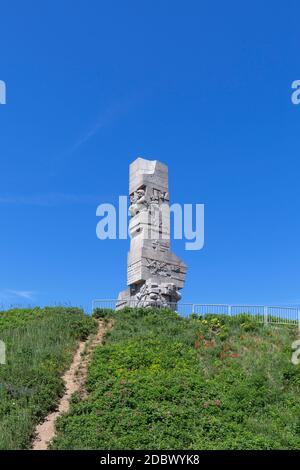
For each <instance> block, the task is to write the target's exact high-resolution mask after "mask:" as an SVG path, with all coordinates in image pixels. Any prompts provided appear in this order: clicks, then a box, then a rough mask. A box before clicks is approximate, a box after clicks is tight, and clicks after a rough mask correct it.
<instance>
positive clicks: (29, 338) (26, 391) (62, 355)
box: [0, 308, 95, 449]
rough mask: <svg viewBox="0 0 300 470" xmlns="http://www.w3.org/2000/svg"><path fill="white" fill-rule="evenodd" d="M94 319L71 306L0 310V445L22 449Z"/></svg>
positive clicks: (56, 393)
mask: <svg viewBox="0 0 300 470" xmlns="http://www.w3.org/2000/svg"><path fill="white" fill-rule="evenodd" d="M94 329H95V321H94V320H93V319H91V318H90V317H87V316H86V315H84V313H83V312H82V311H81V310H80V309H75V308H45V309H39V308H35V309H32V310H31V309H21V310H18V309H15V310H10V311H6V312H0V340H2V341H4V342H5V344H6V364H5V365H0V449H26V448H29V446H30V440H31V437H32V433H33V430H34V427H35V425H36V424H37V423H38V422H39V421H40V420H41V419H42V418H43V417H44V416H45V415H46V414H47V413H48V412H49V411H50V410H52V409H53V408H54V407H55V405H56V403H57V400H58V397H59V396H60V395H62V393H63V383H62V379H61V375H62V373H63V371H64V370H65V369H66V368H67V367H68V365H69V364H70V362H71V358H72V355H73V353H74V351H75V349H76V346H77V343H78V341H79V340H80V339H83V338H85V337H86V336H87V335H88V334H89V333H90V332H91V331H93V330H94Z"/></svg>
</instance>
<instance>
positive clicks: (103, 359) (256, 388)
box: [52, 309, 300, 449]
mask: <svg viewBox="0 0 300 470" xmlns="http://www.w3.org/2000/svg"><path fill="white" fill-rule="evenodd" d="M98 315H105V312H101V311H98ZM109 315H110V316H113V317H114V321H115V324H114V328H113V330H112V331H111V332H110V333H109V335H108V337H107V340H106V344H105V345H104V346H101V347H98V348H97V349H96V350H95V352H94V355H93V358H92V361H91V363H90V367H89V373H88V381H87V389H88V391H89V396H88V398H87V399H85V400H84V401H80V399H79V398H78V396H74V397H73V402H72V407H71V410H70V413H69V414H68V415H65V416H62V417H61V418H59V420H58V423H57V430H58V435H57V437H56V439H55V441H54V442H53V446H52V447H53V448H54V449H300V400H299V392H300V366H299V367H297V366H295V365H293V364H292V363H291V343H292V341H293V340H294V339H295V337H296V330H295V329H294V328H291V327H270V326H269V327H263V326H260V325H257V324H254V323H252V322H251V320H250V319H249V318H248V317H246V316H240V317H238V318H230V317H222V316H218V317H216V316H207V317H205V318H204V319H202V318H197V317H193V318H190V319H184V318H180V317H178V316H177V315H176V314H175V313H173V312H170V311H162V310H130V309H128V310H125V311H123V312H120V313H112V312H109Z"/></svg>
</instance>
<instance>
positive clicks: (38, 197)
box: [0, 193, 99, 207]
mask: <svg viewBox="0 0 300 470" xmlns="http://www.w3.org/2000/svg"><path fill="white" fill-rule="evenodd" d="M98 203H99V198H97V197H96V196H93V195H89V194H82V195H80V194H66V193H46V194H25V195H22V194H4V195H0V204H2V205H18V206H19V205H22V206H23V205H25V206H40V207H51V206H58V205H62V204H64V205H65V204H98Z"/></svg>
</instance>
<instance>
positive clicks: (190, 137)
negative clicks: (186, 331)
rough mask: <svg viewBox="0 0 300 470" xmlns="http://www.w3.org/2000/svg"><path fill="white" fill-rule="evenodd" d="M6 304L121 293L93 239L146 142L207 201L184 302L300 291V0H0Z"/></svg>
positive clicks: (115, 246) (281, 299)
mask: <svg viewBox="0 0 300 470" xmlns="http://www.w3.org/2000/svg"><path fill="white" fill-rule="evenodd" d="M0 8H1V11H0V16H1V27H0V44H1V55H0V79H1V80H5V82H6V84H7V104H6V105H5V106H0V175H1V185H0V215H1V230H0V263H1V264H0V266H1V267H0V304H1V303H3V304H5V305H6V304H9V303H18V304H27V303H31V304H40V305H44V304H47V303H54V302H58V303H59V302H62V303H63V302H71V303H72V304H74V305H83V306H86V307H88V306H89V305H90V301H91V299H92V298H95V297H98V298H114V297H115V296H116V295H117V293H118V292H119V291H120V290H121V289H123V288H125V286H126V256H127V250H128V246H129V241H100V240H98V239H97V238H96V232H95V229H96V224H97V218H96V207H97V205H98V204H100V203H102V202H116V201H117V198H118V196H119V195H124V194H127V188H128V165H129V163H130V162H131V161H132V160H134V159H135V158H136V157H137V156H143V157H145V158H149V159H158V160H161V161H162V162H165V163H167V164H168V165H169V172H170V189H171V199H172V202H185V203H188V202H190V203H196V202H198V203H204V204H205V210H206V219H205V221H206V230H205V248H204V249H203V250H201V251H196V252H193V251H185V250H184V243H183V242H181V241H176V242H174V243H173V250H174V251H175V252H176V254H178V255H179V256H181V257H182V258H183V259H184V260H185V262H186V263H187V264H188V266H189V271H188V276H187V281H186V287H185V289H184V291H183V301H186V302H189V301H192V302H203V303H210V302H213V303H223V302H224V303H241V302H242V303H244V302H246V303H259V304H260V303H263V304H264V303H265V304H300V283H299V274H300V251H299V243H300V220H299V212H300V197H299V192H300V184H299V172H300V160H299V158H300V155H299V154H300V152H299V150H300V132H299V128H300V106H295V105H292V104H291V83H292V82H293V81H294V80H296V79H300V53H299V51H300V47H299V46H300V41H299V40H300V33H299V26H300V24H299V21H300V20H299V18H300V6H299V2H297V1H296V0H295V1H292V0H290V1H289V2H262V1H261V0H260V1H258V0H251V1H243V2H241V1H230V0H229V1H226V2H224V1H221V0H219V1H217V2H211V1H208V0H207V1H185V2H183V1H174V0H172V1H164V0H159V1H158V0H157V1H141V0H139V1H131V0H126V1H110V2H108V1H101V0H97V1H96V0H89V1H83V0H80V1H74V0H72V1H71V0H63V1H62V0H60V1H58V0H52V1H51V2H50V1H48V2H41V1H37V0H36V1H28V0H27V1H26V2H24V1H21V0H20V1H15V0H9V1H8V0H2V2H1V5H0Z"/></svg>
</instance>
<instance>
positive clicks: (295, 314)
mask: <svg viewBox="0 0 300 470" xmlns="http://www.w3.org/2000/svg"><path fill="white" fill-rule="evenodd" d="M117 303H118V300H116V299H96V300H93V302H92V311H94V310H95V309H96V308H110V309H112V310H114V309H115V308H116V305H117ZM124 306H125V304H124ZM127 306H129V307H131V308H138V307H140V305H139V303H138V301H136V300H131V301H129V304H128V302H127ZM168 306H169V308H171V309H172V310H176V312H177V313H178V314H179V315H181V316H183V317H188V316H189V315H191V314H193V313H194V314H197V315H200V316H205V315H229V316H236V315H248V316H249V317H251V318H252V319H253V320H255V321H257V322H259V323H263V324H264V325H267V324H269V323H270V324H279V325H298V327H299V330H300V309H299V308H297V307H280V306H279V307H276V306H266V305H227V304H193V303H181V302H178V303H177V304H169V305H168ZM153 307H158V308H159V307H160V305H155V303H154V304H153Z"/></svg>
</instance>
